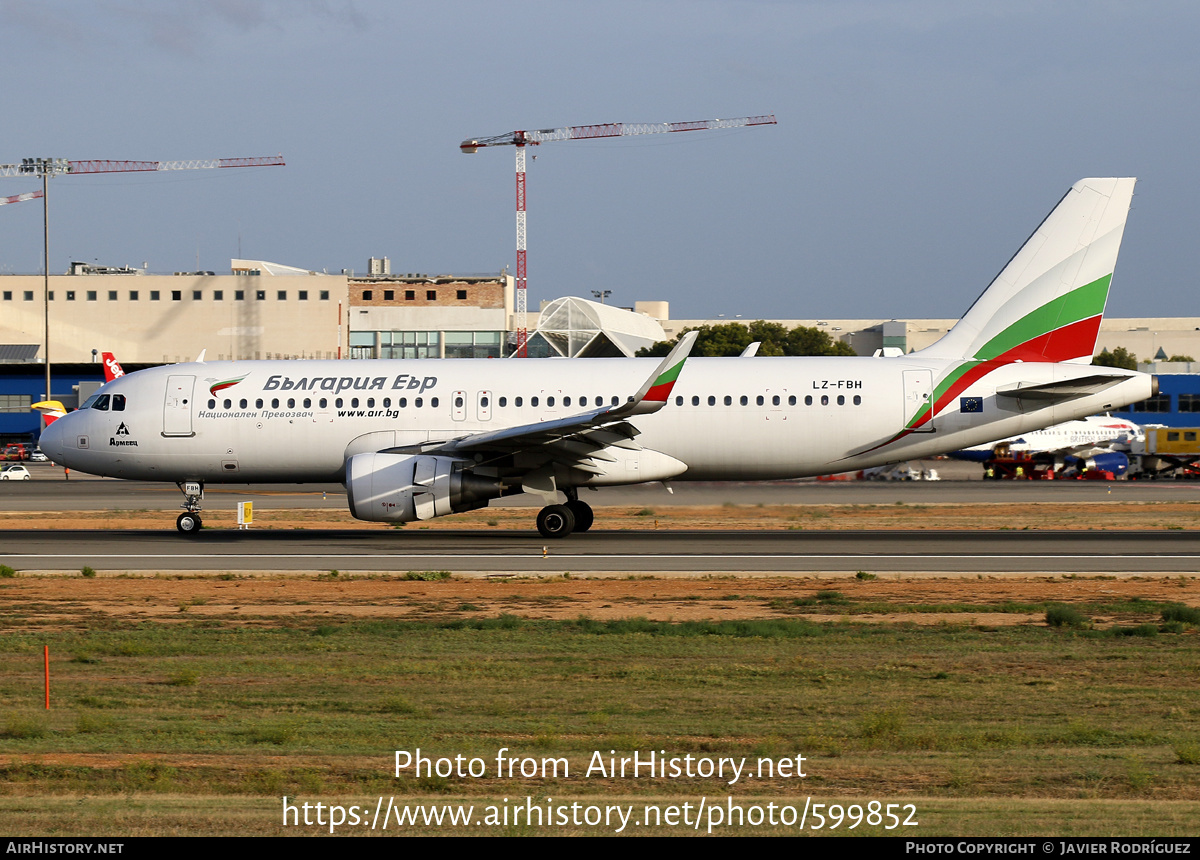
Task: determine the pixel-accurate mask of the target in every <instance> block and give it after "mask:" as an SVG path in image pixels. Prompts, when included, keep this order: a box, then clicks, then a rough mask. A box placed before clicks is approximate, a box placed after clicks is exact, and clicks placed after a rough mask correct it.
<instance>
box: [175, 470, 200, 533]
mask: <svg viewBox="0 0 1200 860" xmlns="http://www.w3.org/2000/svg"><path fill="white" fill-rule="evenodd" d="M175 486H177V487H179V490H180V492H182V493H183V500H184V501H183V504H182V505H180V506H179V507H181V508H183V510H184V513H182V514H180V515H179V518H178V519H177V520H175V528H177V529H179V533H180V534H185V535H194V534H199V532H200V528H201V527H202V526H203V525H204V523H203V521H202V520H201V519H200V503H201V502H202V501H204V484H202V483H200V482H199V481H182V482H179V483H176V485H175Z"/></svg>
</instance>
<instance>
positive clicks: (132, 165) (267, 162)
mask: <svg viewBox="0 0 1200 860" xmlns="http://www.w3.org/2000/svg"><path fill="white" fill-rule="evenodd" d="M283 166H284V161H283V156H282V155H274V156H267V157H265V158H211V159H193V160H191V161H113V160H109V159H92V160H89V161H69V160H67V159H65V158H22V159H21V163H20V164H0V177H5V176H37V177H40V178H41V180H42V190H41V191H30V192H27V193H25V194H16V195H14V196H12V197H9V198H6V199H3V200H0V204H2V203H18V202H20V201H22V200H32V199H33V198H35V197H41V198H42V276H43V279H44V281H43V283H44V286H43V293H44V294H43V298H42V307H43V321H44V332H43V336H44V338H45V342H44V344H43V347H42V348H43V353H44V354H43V356H42V361H44V362H45V364H46V397H45V399H46V400H50V399H51V398H52V395H51V393H50V213H49V204H50V199H49V196H48V193H49V191H50V185H49V182H50V177H52V176H66V175H74V174H82V173H151V172H157V171H162V170H203V169H206V168H218V167H283Z"/></svg>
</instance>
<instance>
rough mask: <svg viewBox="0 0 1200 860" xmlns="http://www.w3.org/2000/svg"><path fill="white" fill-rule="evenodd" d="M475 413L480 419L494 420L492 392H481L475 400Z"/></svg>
mask: <svg viewBox="0 0 1200 860" xmlns="http://www.w3.org/2000/svg"><path fill="white" fill-rule="evenodd" d="M475 414H476V417H478V419H479V420H480V421H491V420H492V392H490V391H480V392H479V399H478V400H477V401H476V402H475Z"/></svg>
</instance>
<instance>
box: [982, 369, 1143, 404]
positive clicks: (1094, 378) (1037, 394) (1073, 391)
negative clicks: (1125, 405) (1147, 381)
mask: <svg viewBox="0 0 1200 860" xmlns="http://www.w3.org/2000/svg"><path fill="white" fill-rule="evenodd" d="M1128 378H1129V377H1127V376H1111V375H1109V374H1104V373H1095V374H1092V375H1091V376H1080V377H1076V378H1075V379H1063V380H1059V381H1058V382H1047V383H1044V384H1042V385H1030V386H1026V387H1022V388H1003V389H998V390H997V391H996V396H998V397H1019V398H1021V399H1022V400H1073V399H1075V398H1076V397H1087V396H1088V395H1089V394H1099V393H1100V392H1101V391H1103V390H1104V389H1106V388H1110V387H1111V386H1113V385H1116V384H1117V383H1119V382H1124V381H1125V380H1126V379H1128Z"/></svg>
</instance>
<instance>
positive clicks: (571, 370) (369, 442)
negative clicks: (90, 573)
mask: <svg viewBox="0 0 1200 860" xmlns="http://www.w3.org/2000/svg"><path fill="white" fill-rule="evenodd" d="M1133 186H1134V180H1133V179H1085V180H1082V181H1080V182H1078V183H1076V184H1075V185H1074V186H1073V187H1072V188H1071V189H1070V190H1069V191H1068V192H1067V194H1066V195H1065V196H1064V197H1063V199H1062V200H1061V201H1060V202H1059V204H1058V205H1057V206H1056V207H1055V208H1054V210H1053V211H1052V212H1051V213H1050V214H1049V215H1048V216H1047V217H1046V219H1045V220H1044V221H1043V222H1042V224H1041V226H1039V227H1038V229H1037V230H1036V231H1035V232H1034V234H1033V235H1032V236H1031V237H1030V238H1029V240H1028V241H1026V243H1025V245H1024V246H1023V247H1022V248H1021V249H1020V250H1019V251H1018V252H1017V254H1016V255H1015V256H1014V257H1013V258H1012V259H1011V260H1010V261H1009V262H1008V264H1007V265H1006V266H1005V267H1004V269H1003V270H1002V271H1001V272H1000V274H999V275H998V276H997V277H996V279H995V280H994V281H993V282H992V283H991V285H990V286H989V287H988V288H987V289H986V290H985V291H984V293H983V294H982V295H981V296H980V297H979V298H978V299H977V300H976V302H975V303H974V304H973V305H972V306H971V308H970V310H968V311H967V313H966V315H965V316H964V317H963V318H962V319H961V320H960V321H959V322H958V324H957V325H955V326H954V328H953V329H951V330H950V331H949V332H948V333H947V334H946V335H945V336H944V337H943V338H941V340H939V341H937V342H936V343H935V344H933V345H932V346H930V347H928V348H926V349H923V350H921V351H919V352H915V353H912V354H909V355H906V356H902V357H888V358H883V357H880V358H853V357H834V358H824V357H822V358H776V357H772V358H759V357H739V358H695V359H691V360H688V352H689V351H690V349H691V346H692V343H693V342H694V335H687V336H685V337H683V338H682V339H681V340H680V342H679V344H678V345H677V346H676V347H675V349H674V350H673V351H672V352H671V354H670V355H668V356H667V357H666V358H665V359H664V360H662V361H661V363H658V362H656V361H655V360H652V359H525V360H516V361H487V360H478V361H473V360H465V359H452V360H364V361H237V362H226V361H220V362H208V363H205V362H202V361H201V362H195V363H191V364H177V365H173V366H169V367H160V368H154V369H151V370H143V371H138V372H136V373H131V374H129V375H127V376H123V377H121V378H119V379H116V380H114V381H113V382H110V383H108V384H107V385H105V386H104V387H103V388H101V389H100V390H99V391H98V392H97V393H96V394H95V396H93V397H92V398H90V399H89V400H88V401H87V402H86V403H84V404H83V406H82V407H81V408H80V409H79V410H78V411H76V412H72V413H70V414H69V415H67V416H65V417H63V418H60V419H59V420H58V421H56V422H55V423H54V424H52V425H50V426H49V427H47V428H46V431H45V432H44V433H43V435H42V440H41V444H42V449H43V450H44V451H45V452H46V453H47V454H49V455H50V457H51V458H52V459H53V460H54V461H55V462H56V463H61V464H63V465H66V466H69V467H70V468H72V469H78V470H80V471H84V472H90V473H93V474H99V475H109V476H113V477H119V478H133V479H138V480H151V481H154V480H159V481H173V482H175V483H176V484H177V485H178V486H179V487H180V489H181V490H182V491H183V493H184V498H185V501H184V505H183V507H184V508H185V511H184V513H183V514H181V515H180V516H179V519H178V522H177V526H178V528H179V530H180V531H181V532H185V533H189V532H195V531H196V530H197V529H199V527H200V516H199V511H200V503H201V500H202V497H203V488H204V485H205V484H212V483H222V482H224V483H234V482H237V483H245V482H267V481H271V482H278V481H294V482H298V483H302V482H329V481H343V482H344V483H345V485H346V489H347V495H348V499H349V505H350V512H351V513H352V514H353V515H354V516H355V517H358V518H359V519H363V520H372V521H376V522H389V521H398V522H404V521H411V520H428V519H431V518H433V517H439V516H443V515H445V514H451V513H455V512H459V511H468V510H472V509H474V508H480V507H484V506H486V505H487V504H488V502H489V501H490V500H491V499H496V498H500V497H502V496H508V495H512V494H516V493H522V492H524V493H532V494H535V495H537V496H540V497H542V498H543V499H544V500H545V501H546V507H544V508H543V509H542V510H541V511H540V513H539V514H538V517H537V524H538V529H539V531H541V533H542V534H543V535H545V536H547V537H563V536H565V535H567V534H569V533H571V532H572V531H586V530H587V529H588V528H589V527H590V526H591V524H592V510H591V508H590V507H589V506H588V505H587V504H586V503H584V502H583V501H581V500H580V499H579V490H580V489H581V488H584V487H588V488H596V487H603V486H615V485H620V484H633V483H640V482H644V481H663V482H667V481H673V480H698V481H720V480H742V481H744V480H757V479H764V480H766V479H781V478H796V477H803V476H808V475H823V474H828V473H830V472H843V471H850V470H855V469H862V468H865V467H869V466H875V465H879V464H882V463H890V462H895V461H898V460H905V459H910V458H913V459H916V458H920V457H927V456H930V455H933V454H942V453H946V452H948V451H956V450H960V449H962V448H967V447H970V446H972V445H978V444H981V443H983V442H986V441H988V440H991V439H998V438H1002V437H1004V436H1009V435H1013V434H1017V433H1026V432H1029V431H1031V430H1035V429H1037V428H1039V427H1047V426H1049V425H1052V424H1057V423H1060V422H1063V421H1066V420H1069V419H1072V418H1077V417H1081V416H1084V415H1091V414H1093V413H1096V412H1102V411H1104V410H1109V409H1115V408H1117V407H1120V406H1123V405H1125V404H1128V403H1133V402H1134V401H1138V400H1143V399H1145V398H1147V397H1150V396H1151V395H1152V394H1154V392H1155V390H1156V389H1157V383H1156V380H1155V379H1154V378H1153V377H1151V376H1149V375H1147V374H1143V373H1137V372H1134V371H1127V370H1121V369H1117V368H1107V367H1092V366H1090V362H1091V359H1092V352H1093V349H1094V347H1095V342H1096V335H1097V332H1098V331H1099V328H1100V320H1101V317H1102V315H1103V312H1104V306H1105V302H1106V300H1107V298H1108V289H1109V283H1110V280H1111V278H1112V273H1113V267H1114V265H1115V263H1116V259H1117V251H1118V249H1119V247H1120V244H1121V236H1122V234H1123V232H1124V228H1125V219H1126V216H1127V214H1128V212H1129V206H1130V202H1131V200H1132V197H1133ZM560 492H561V493H562V494H563V495H564V496H565V497H566V501H565V503H560V500H559V493H560Z"/></svg>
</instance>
